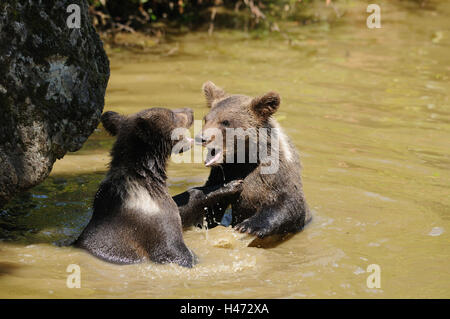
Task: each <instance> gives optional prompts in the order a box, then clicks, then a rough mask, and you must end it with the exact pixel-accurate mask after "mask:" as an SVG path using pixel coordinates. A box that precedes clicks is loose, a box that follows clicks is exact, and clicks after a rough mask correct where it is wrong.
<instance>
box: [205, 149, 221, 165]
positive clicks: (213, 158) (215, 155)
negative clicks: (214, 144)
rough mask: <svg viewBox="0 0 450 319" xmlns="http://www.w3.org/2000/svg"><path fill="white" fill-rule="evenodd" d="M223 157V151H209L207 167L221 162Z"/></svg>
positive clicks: (206, 161)
mask: <svg viewBox="0 0 450 319" xmlns="http://www.w3.org/2000/svg"><path fill="white" fill-rule="evenodd" d="M221 156H222V150H219V149H215V148H211V149H208V154H207V155H206V160H205V166H211V165H212V164H214V163H216V162H217V161H218V160H220V158H221Z"/></svg>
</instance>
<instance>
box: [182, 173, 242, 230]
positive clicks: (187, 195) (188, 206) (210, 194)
mask: <svg viewBox="0 0 450 319" xmlns="http://www.w3.org/2000/svg"><path fill="white" fill-rule="evenodd" d="M241 191H242V180H236V181H231V182H229V183H227V184H222V185H213V186H202V187H193V188H190V189H188V190H187V191H185V192H184V193H181V194H178V195H176V196H174V197H173V200H174V201H175V203H176V204H177V206H178V209H179V211H180V216H181V224H182V225H183V227H189V226H196V225H199V224H200V225H201V224H202V220H203V217H204V214H205V211H206V210H205V208H206V209H207V208H208V207H211V206H213V205H215V204H216V203H217V202H219V201H223V200H226V199H227V198H228V197H229V196H234V195H236V194H239V193H240V192H241Z"/></svg>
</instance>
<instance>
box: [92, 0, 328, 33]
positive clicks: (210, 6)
mask: <svg viewBox="0 0 450 319" xmlns="http://www.w3.org/2000/svg"><path fill="white" fill-rule="evenodd" d="M312 1H314V0H303V1H301V2H299V1H298V0H176V1H165V0H153V1H148V0H89V2H90V4H91V8H92V9H93V10H92V12H94V17H95V16H97V19H94V20H95V21H94V22H96V25H97V27H98V28H103V29H108V28H112V27H114V25H116V26H117V25H125V26H126V27H127V28H129V29H133V30H136V29H141V30H142V29H143V30H146V29H147V30H148V29H151V27H152V26H154V25H155V24H156V25H157V26H158V27H161V26H164V27H187V28H188V29H196V28H201V27H205V28H206V27H210V26H211V25H214V26H215V27H229V28H243V29H255V28H266V29H267V28H269V27H271V26H272V25H273V24H274V23H276V21H278V20H279V19H294V18H295V19H297V18H298V17H299V15H298V13H299V11H302V10H303V8H305V6H308V4H309V3H311V2H312ZM317 1H322V2H324V1H325V0H317Z"/></svg>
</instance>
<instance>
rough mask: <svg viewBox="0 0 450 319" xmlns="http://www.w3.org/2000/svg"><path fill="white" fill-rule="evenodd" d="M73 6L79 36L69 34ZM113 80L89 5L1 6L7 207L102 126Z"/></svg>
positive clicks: (39, 1) (2, 187) (18, 1)
mask: <svg viewBox="0 0 450 319" xmlns="http://www.w3.org/2000/svg"><path fill="white" fill-rule="evenodd" d="M71 4H76V5H78V6H79V8H80V11H79V12H80V18H81V19H80V20H79V21H80V24H79V28H69V27H68V25H70V26H71V27H73V26H74V24H73V23H72V24H70V23H69V24H67V20H68V18H70V17H71V14H73V13H75V14H76V11H75V12H72V11H70V12H69V13H68V12H67V8H68V6H69V5H71ZM72 18H74V16H72ZM70 21H71V22H73V21H76V20H73V19H71V20H70ZM75 27H76V25H75ZM108 79H109V61H108V58H107V56H106V54H105V52H104V50H103V44H102V42H101V41H100V39H99V37H98V35H97V33H96V32H95V29H94V28H93V26H92V25H91V20H90V18H89V15H88V4H87V2H86V1H85V0H68V1H64V0H61V1H60V0H53V1H49V0H2V1H1V2H0V207H1V206H3V205H4V204H5V203H6V202H7V201H8V200H9V199H10V198H11V197H12V196H13V195H14V194H16V193H18V192H20V191H23V190H26V189H28V188H30V187H32V186H34V185H36V184H38V183H40V182H42V180H43V179H44V178H46V177H47V176H48V174H49V173H50V171H51V169H52V166H53V163H54V162H55V160H56V159H59V158H62V157H63V156H64V155H65V154H66V152H68V151H71V152H73V151H76V150H78V149H79V148H80V147H81V146H82V145H83V143H84V142H85V141H86V139H87V138H88V136H89V135H90V134H91V133H92V132H93V130H94V129H95V128H96V127H97V125H98V123H99V119H100V115H101V113H102V110H103V105H104V96H105V89H106V85H107V83H108Z"/></svg>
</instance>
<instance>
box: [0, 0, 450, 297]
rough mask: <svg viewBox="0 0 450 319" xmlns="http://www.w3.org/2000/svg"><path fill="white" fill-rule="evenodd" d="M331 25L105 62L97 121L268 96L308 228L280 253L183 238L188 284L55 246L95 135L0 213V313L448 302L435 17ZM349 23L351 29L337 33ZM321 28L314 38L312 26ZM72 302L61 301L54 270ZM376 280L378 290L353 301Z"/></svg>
mask: <svg viewBox="0 0 450 319" xmlns="http://www.w3.org/2000/svg"><path fill="white" fill-rule="evenodd" d="M382 8H384V9H383V11H382V12H384V13H382V14H383V16H382V18H383V19H382V26H383V28H382V29H379V30H369V29H367V28H366V27H365V18H366V13H365V7H364V6H361V5H356V6H354V7H352V8H350V9H349V11H348V13H347V15H348V19H346V20H345V21H347V22H345V23H340V24H339V25H333V26H332V27H323V26H324V25H325V24H322V25H319V26H318V25H312V26H301V27H299V26H294V25H293V26H292V27H290V28H289V30H290V31H289V32H290V33H289V37H290V38H289V39H288V40H286V39H285V38H284V37H282V36H279V37H278V36H276V35H273V36H270V37H269V38H266V39H264V40H260V39H252V38H249V37H247V36H246V35H244V34H242V33H236V32H229V33H216V34H215V35H214V36H213V37H211V38H209V37H208V36H206V35H205V34H190V35H187V36H185V37H183V38H179V39H177V41H178V46H179V50H178V51H177V54H175V55H173V56H165V57H164V56H160V55H158V56H157V55H151V54H147V55H142V54H140V55H139V54H136V53H127V52H119V53H117V52H116V53H114V52H110V57H111V65H112V75H111V80H110V85H109V88H108V91H107V97H106V102H107V103H106V109H107V110H115V111H120V112H123V113H133V112H136V111H138V110H140V109H142V108H145V107H150V106H167V107H172V108H176V107H192V108H194V110H195V118H196V119H201V118H202V117H203V115H204V114H205V113H206V111H207V110H206V108H205V107H204V104H205V103H204V101H203V98H202V95H201V93H200V87H201V84H202V83H203V82H205V81H206V80H213V81H214V82H216V83H217V84H219V85H221V86H224V87H225V88H226V89H227V90H229V91H231V92H241V93H244V94H249V95H257V94H262V93H264V92H266V91H269V90H276V91H278V92H279V93H280V94H281V96H282V105H281V108H280V111H279V113H277V118H278V119H279V121H280V123H281V125H282V126H283V127H284V129H285V131H286V133H287V134H289V135H290V136H291V137H292V139H293V140H294V142H295V144H296V146H297V147H298V149H299V150H300V153H301V155H302V161H303V165H304V171H303V175H304V186H305V193H306V198H307V200H308V201H309V204H310V206H311V207H312V208H313V209H314V211H315V218H314V220H313V222H312V223H311V224H310V225H309V226H308V227H307V228H306V229H305V230H304V231H303V232H302V233H299V234H297V235H295V236H293V237H292V238H290V239H289V240H287V241H285V242H284V243H282V244H281V245H278V246H276V247H274V248H269V249H260V248H255V247H247V245H248V243H249V241H250V239H248V238H245V237H242V236H241V235H238V234H236V233H234V232H233V231H232V230H231V229H229V228H225V227H217V228H214V229H211V230H208V231H206V230H199V229H191V230H188V231H186V232H185V239H186V242H187V244H188V246H189V247H191V248H192V249H193V250H194V251H195V252H196V254H197V255H198V256H199V257H200V263H199V265H197V266H196V267H195V268H194V269H184V268H181V267H178V266H174V265H155V264H142V265H131V266H117V265H110V264H107V263H104V262H102V261H100V260H97V259H95V258H94V257H91V256H90V255H88V254H87V253H85V252H83V251H80V250H78V249H75V248H73V247H70V246H66V245H67V244H69V243H70V242H71V241H72V240H74V239H75V238H76V236H77V234H78V233H79V232H80V231H81V229H82V228H83V227H84V225H86V223H87V222H88V220H89V217H90V214H91V201H92V198H93V195H94V193H95V191H96V189H97V187H98V184H99V182H100V180H101V179H102V177H103V175H104V172H105V170H106V163H107V161H108V151H109V149H110V147H111V145H112V142H113V139H112V138H110V137H108V136H106V134H105V132H104V131H103V129H102V128H101V127H100V128H99V129H98V130H97V131H96V132H95V133H94V134H93V135H92V136H91V137H90V138H89V140H88V142H87V143H86V145H85V146H84V147H83V149H82V150H80V151H79V152H77V153H74V154H70V155H67V156H66V157H65V158H64V159H63V160H61V161H58V162H57V163H56V164H55V167H54V170H53V172H52V175H51V177H50V178H48V179H47V180H46V181H45V182H44V183H43V184H41V185H39V186H37V187H36V188H34V189H32V190H31V191H30V192H28V193H26V194H24V195H22V196H21V197H19V198H17V199H16V200H14V201H13V202H11V203H10V204H9V205H8V207H7V208H6V209H4V210H3V211H1V212H0V238H2V239H3V241H2V242H0V297H64V298H72V297H87V298H90V297H150V298H159V297H165V298H171V297H174V298H186V297H213V298H214V297H224V298H228V297H230V298H239V297H254V298H259V297H283V298H286V297H287V298H302V297H331V298H336V297H375V298H380V297H447V298H448V297H449V296H450V288H449V287H450V273H449V268H448V264H449V262H450V258H449V257H450V252H449V247H450V245H449V243H450V242H449V229H450V198H449V193H450V192H449V184H450V183H449V181H450V148H449V140H450V100H449V92H450V90H449V89H450V84H449V78H450V63H449V62H450V54H449V53H450V52H449V49H450V31H449V25H448V15H449V14H450V4H449V3H448V2H446V1H442V2H437V3H436V6H435V8H427V9H423V10H419V9H417V8H409V9H408V10H407V8H404V7H403V8H402V9H401V10H400V9H399V7H398V6H393V5H392V4H389V3H385V2H383V3H382ZM349 21H353V22H349ZM325 26H326V25H325ZM207 174H208V170H207V169H206V168H204V167H203V166H202V165H201V164H171V165H170V169H169V176H170V177H169V184H170V192H171V193H172V194H176V193H179V192H181V191H183V190H185V189H186V188H188V187H191V186H195V185H199V184H202V183H203V181H204V180H205V178H206V176H207ZM73 263H74V264H78V265H80V267H81V275H82V288H81V289H68V288H67V287H66V278H67V273H66V268H67V266H68V265H69V264H73ZM370 264H378V265H380V267H381V289H369V288H367V286H366V279H367V276H368V273H367V272H366V269H367V266H368V265H370Z"/></svg>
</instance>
